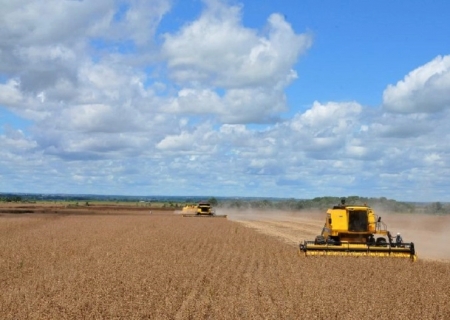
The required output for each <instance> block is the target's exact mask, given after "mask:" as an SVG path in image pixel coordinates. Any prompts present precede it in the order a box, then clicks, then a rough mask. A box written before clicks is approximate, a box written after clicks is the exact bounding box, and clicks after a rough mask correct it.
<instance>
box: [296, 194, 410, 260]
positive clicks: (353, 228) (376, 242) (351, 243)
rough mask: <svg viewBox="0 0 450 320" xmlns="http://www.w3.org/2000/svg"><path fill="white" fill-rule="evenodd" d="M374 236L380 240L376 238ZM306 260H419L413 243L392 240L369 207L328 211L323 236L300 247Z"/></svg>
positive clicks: (350, 207) (382, 223)
mask: <svg viewBox="0 0 450 320" xmlns="http://www.w3.org/2000/svg"><path fill="white" fill-rule="evenodd" d="M375 236H378V237H377V238H375ZM300 252H303V253H304V254H305V256H373V257H398V258H409V259H411V260H412V261H416V260H417V255H416V251H415V249H414V243H412V242H411V243H406V242H403V240H402V238H401V236H400V234H397V237H396V238H395V239H393V237H392V235H391V233H390V232H389V231H388V230H387V227H386V225H385V224H384V222H382V221H381V217H378V216H377V215H376V214H375V213H374V211H373V210H372V209H371V208H370V207H368V206H366V205H362V206H353V205H352V206H347V205H345V200H344V199H342V200H341V204H340V205H338V206H334V207H333V208H332V209H328V210H327V214H326V220H325V225H324V227H323V229H322V234H321V235H320V236H317V237H316V239H315V240H314V241H306V240H305V241H304V242H303V243H301V244H300Z"/></svg>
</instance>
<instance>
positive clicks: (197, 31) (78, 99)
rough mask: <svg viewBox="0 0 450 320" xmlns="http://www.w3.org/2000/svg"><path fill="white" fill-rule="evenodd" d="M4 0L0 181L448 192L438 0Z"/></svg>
mask: <svg viewBox="0 0 450 320" xmlns="http://www.w3.org/2000/svg"><path fill="white" fill-rule="evenodd" d="M0 4H1V5H2V8H3V9H2V11H1V13H0V146H1V148H0V192H33V193H95V194H124V195H214V196H261V197H273V196H275V197H295V198H312V197H316V196H328V195H329V196H348V195H360V196H369V197H388V198H394V199H397V200H405V201H450V196H449V195H448V193H447V190H448V189H449V184H450V183H449V181H450V144H449V143H447V141H448V138H449V136H450V129H448V128H447V127H448V125H447V124H448V123H449V120H450V41H448V39H450V24H449V23H448V21H447V20H448V12H450V5H449V4H448V3H447V2H446V1H433V2H425V1H395V2H392V1H371V2H369V1H347V2H345V3H343V2H340V1H312V0H311V1H287V0H286V1H268V0H261V1H237V0H233V1H219V0H204V1H200V0H198V1H197V0H195V1H181V0H172V1H169V0H153V1H144V0H134V1H119V0H99V1H96V2H95V3H92V2H88V1H60V0H50V1H49V2H48V6H46V7H44V6H42V5H41V4H40V1H37V0H36V1H29V0H27V1H21V0H18V1H14V2H11V1H2V0H0ZM50 8H51V9H50Z"/></svg>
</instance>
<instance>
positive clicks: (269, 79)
mask: <svg viewBox="0 0 450 320" xmlns="http://www.w3.org/2000/svg"><path fill="white" fill-rule="evenodd" d="M206 4H207V8H206V10H205V11H204V12H203V13H202V15H201V16H200V18H199V19H197V20H195V21H193V22H191V23H189V24H187V25H185V26H184V27H183V28H182V29H181V30H180V31H178V32H177V33H174V34H166V35H165V37H164V44H163V47H162V52H163V56H164V57H165V58H166V59H167V67H168V72H169V76H170V77H171V79H173V80H174V81H175V82H176V83H178V84H179V85H180V86H182V87H184V88H183V89H182V90H181V93H180V95H182V96H183V97H184V92H185V91H186V90H190V92H192V89H186V88H198V87H199V88H202V89H200V90H199V92H201V93H204V92H205V89H204V88H207V89H206V90H209V91H214V90H216V89H217V88H220V89H221V90H224V91H225V92H224V94H223V95H222V96H219V95H217V94H214V93H209V95H208V97H205V96H204V95H202V96H201V98H202V99H203V98H210V99H211V100H210V101H209V102H208V103H207V104H206V105H203V104H201V103H199V104H196V105H192V104H186V103H184V102H185V101H179V102H177V103H176V104H177V107H178V108H177V110H178V111H180V112H191V111H192V110H193V109H194V110H196V111H202V112H205V113H215V114H217V115H218V118H219V120H220V121H222V122H227V123H249V122H273V119H274V115H276V114H278V113H280V112H281V111H285V96H284V94H283V90H284V88H285V87H286V86H287V85H289V84H290V83H291V82H292V80H294V79H295V78H296V77H297V73H296V72H295V71H294V70H293V65H294V64H295V63H296V62H297V60H298V58H299V56H300V55H301V54H302V53H304V52H305V51H306V50H307V49H308V48H309V47H310V45H311V42H312V39H311V36H310V35H308V34H296V33H295V32H294V30H292V27H291V25H290V24H289V23H288V22H286V20H285V19H284V17H283V16H281V15H279V14H272V15H271V16H270V17H269V18H268V21H267V24H268V25H267V28H266V29H265V30H266V31H265V32H259V31H258V30H253V29H248V28H245V27H244V26H243V25H242V20H241V8H240V7H238V6H231V7H229V6H226V5H225V4H224V3H222V2H220V1H207V2H206ZM180 100H185V99H183V98H181V99H180ZM202 106H203V107H202Z"/></svg>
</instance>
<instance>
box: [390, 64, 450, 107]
mask: <svg viewBox="0 0 450 320" xmlns="http://www.w3.org/2000/svg"><path fill="white" fill-rule="evenodd" d="M383 107H384V109H385V110H386V111H389V112H394V113H435V112H439V111H442V110H444V109H448V108H450V56H438V57H436V58H435V59H434V60H432V61H430V62H428V63H426V64H425V65H423V66H421V67H419V68H417V69H415V70H413V71H411V72H410V73H409V74H408V75H407V76H405V78H404V79H403V80H401V81H399V82H397V84H396V85H389V86H388V87H387V88H386V90H384V93H383Z"/></svg>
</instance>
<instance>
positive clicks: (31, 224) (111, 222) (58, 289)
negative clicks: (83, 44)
mask: <svg viewBox="0 0 450 320" xmlns="http://www.w3.org/2000/svg"><path fill="white" fill-rule="evenodd" d="M0 209H1V210H0V243H1V246H0V288H1V296H0V314H1V315H2V319H83V318H84V319H390V318H396V319H450V290H449V288H450V276H449V274H450V263H448V262H446V261H437V259H448V258H449V257H448V256H447V254H448V251H445V250H448V249H445V243H442V242H440V243H439V244H438V245H437V247H438V249H436V250H431V251H429V250H428V249H427V248H429V246H430V244H429V242H430V241H431V240H432V239H431V240H430V239H429V236H430V235H433V234H435V237H436V239H439V240H444V241H445V237H443V236H442V235H443V234H445V233H444V231H445V224H446V223H447V225H448V222H449V221H448V219H446V218H443V217H432V216H430V217H414V219H415V220H412V219H411V218H409V217H408V216H405V215H401V216H395V215H389V216H388V217H386V218H385V221H386V222H387V223H389V222H390V221H392V222H393V226H394V227H395V230H394V231H395V232H396V231H397V230H401V231H402V233H403V234H404V238H406V239H405V240H413V241H414V242H415V243H416V245H417V248H418V250H419V261H418V262H416V263H411V262H410V261H408V260H401V259H376V258H344V257H343V258H319V257H317V258H309V257H308V258H306V257H304V256H298V255H297V245H298V242H299V241H300V240H302V239H304V238H310V236H314V235H316V234H317V233H318V232H319V231H320V228H321V225H322V222H321V220H320V217H317V216H316V215H314V214H306V213H289V214H288V213H263V214H261V213H254V212H246V213H236V212H226V214H228V215H229V218H230V219H228V220H227V219H211V218H183V217H181V216H180V215H176V214H173V211H162V210H152V211H151V213H150V210H149V209H148V208H143V207H125V206H114V207H113V206H100V205H96V206H89V207H79V208H73V207H68V208H64V207H61V206H52V205H51V204H48V205H46V206H45V207H39V206H37V205H27V206H21V207H18V206H16V207H15V208H6V207H0ZM14 210H15V212H16V213H15V214H12V213H11V212H12V211H14ZM19 212H20V213H19ZM417 219H418V220H417ZM416 220H417V221H416ZM419 220H420V221H419ZM390 225H391V224H390ZM419 227H421V229H419ZM433 228H434V229H433ZM416 235H418V237H419V238H415V236H416ZM427 239H428V240H427ZM422 240H423V241H422ZM447 243H448V241H447ZM439 248H442V250H441V249H439ZM421 250H422V252H421ZM427 255H428V256H427ZM423 258H429V259H423Z"/></svg>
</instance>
